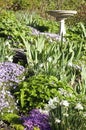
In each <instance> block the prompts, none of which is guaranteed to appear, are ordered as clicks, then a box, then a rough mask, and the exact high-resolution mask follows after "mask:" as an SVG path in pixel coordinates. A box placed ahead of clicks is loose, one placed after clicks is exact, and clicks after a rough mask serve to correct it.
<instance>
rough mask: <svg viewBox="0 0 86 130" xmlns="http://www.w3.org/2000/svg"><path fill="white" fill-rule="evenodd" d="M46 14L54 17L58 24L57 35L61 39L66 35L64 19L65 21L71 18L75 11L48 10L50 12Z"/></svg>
mask: <svg viewBox="0 0 86 130" xmlns="http://www.w3.org/2000/svg"><path fill="white" fill-rule="evenodd" d="M47 13H48V14H49V15H51V16H53V17H55V18H56V20H57V21H59V22H60V31H59V35H60V36H61V37H62V36H64V35H65V34H66V28H65V19H67V18H68V17H69V16H73V15H74V14H76V13H77V11H73V10H50V11H47Z"/></svg>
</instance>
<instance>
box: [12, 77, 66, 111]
mask: <svg viewBox="0 0 86 130" xmlns="http://www.w3.org/2000/svg"><path fill="white" fill-rule="evenodd" d="M59 87H62V88H63V87H65V88H67V87H68V85H67V84H66V83H61V82H58V79H57V78H56V77H54V76H47V75H36V76H32V77H30V78H28V79H27V80H26V81H24V82H21V83H20V85H19V87H17V88H16V90H15V92H14V94H15V96H16V97H17V100H18V106H19V108H20V110H21V111H23V112H28V111H29V110H31V109H33V108H43V107H44V105H45V103H47V102H48V100H49V99H50V98H53V97H54V96H56V95H58V88H59Z"/></svg>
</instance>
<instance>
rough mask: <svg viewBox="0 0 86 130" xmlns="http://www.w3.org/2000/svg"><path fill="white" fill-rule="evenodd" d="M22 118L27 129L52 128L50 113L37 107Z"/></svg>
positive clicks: (42, 129) (43, 129)
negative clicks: (49, 118)
mask: <svg viewBox="0 0 86 130" xmlns="http://www.w3.org/2000/svg"><path fill="white" fill-rule="evenodd" d="M22 120H23V121H24V123H23V125H24V126H25V127H26V128H25V130H34V127H37V128H39V130H51V128H50V124H49V120H48V115H47V114H44V113H41V112H40V111H39V110H37V109H33V110H32V111H31V112H30V114H29V116H28V117H22Z"/></svg>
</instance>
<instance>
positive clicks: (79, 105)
mask: <svg viewBox="0 0 86 130" xmlns="http://www.w3.org/2000/svg"><path fill="white" fill-rule="evenodd" d="M75 109H78V110H83V106H82V105H81V104H80V103H77V105H76V107H75Z"/></svg>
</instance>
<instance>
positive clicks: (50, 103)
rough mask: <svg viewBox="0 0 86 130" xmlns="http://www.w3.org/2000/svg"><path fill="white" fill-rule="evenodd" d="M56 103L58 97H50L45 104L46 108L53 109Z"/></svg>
mask: <svg viewBox="0 0 86 130" xmlns="http://www.w3.org/2000/svg"><path fill="white" fill-rule="evenodd" d="M57 103H59V98H58V97H54V98H53V99H50V100H49V102H48V104H47V105H46V106H45V109H46V110H51V109H55V108H56V107H57Z"/></svg>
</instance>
